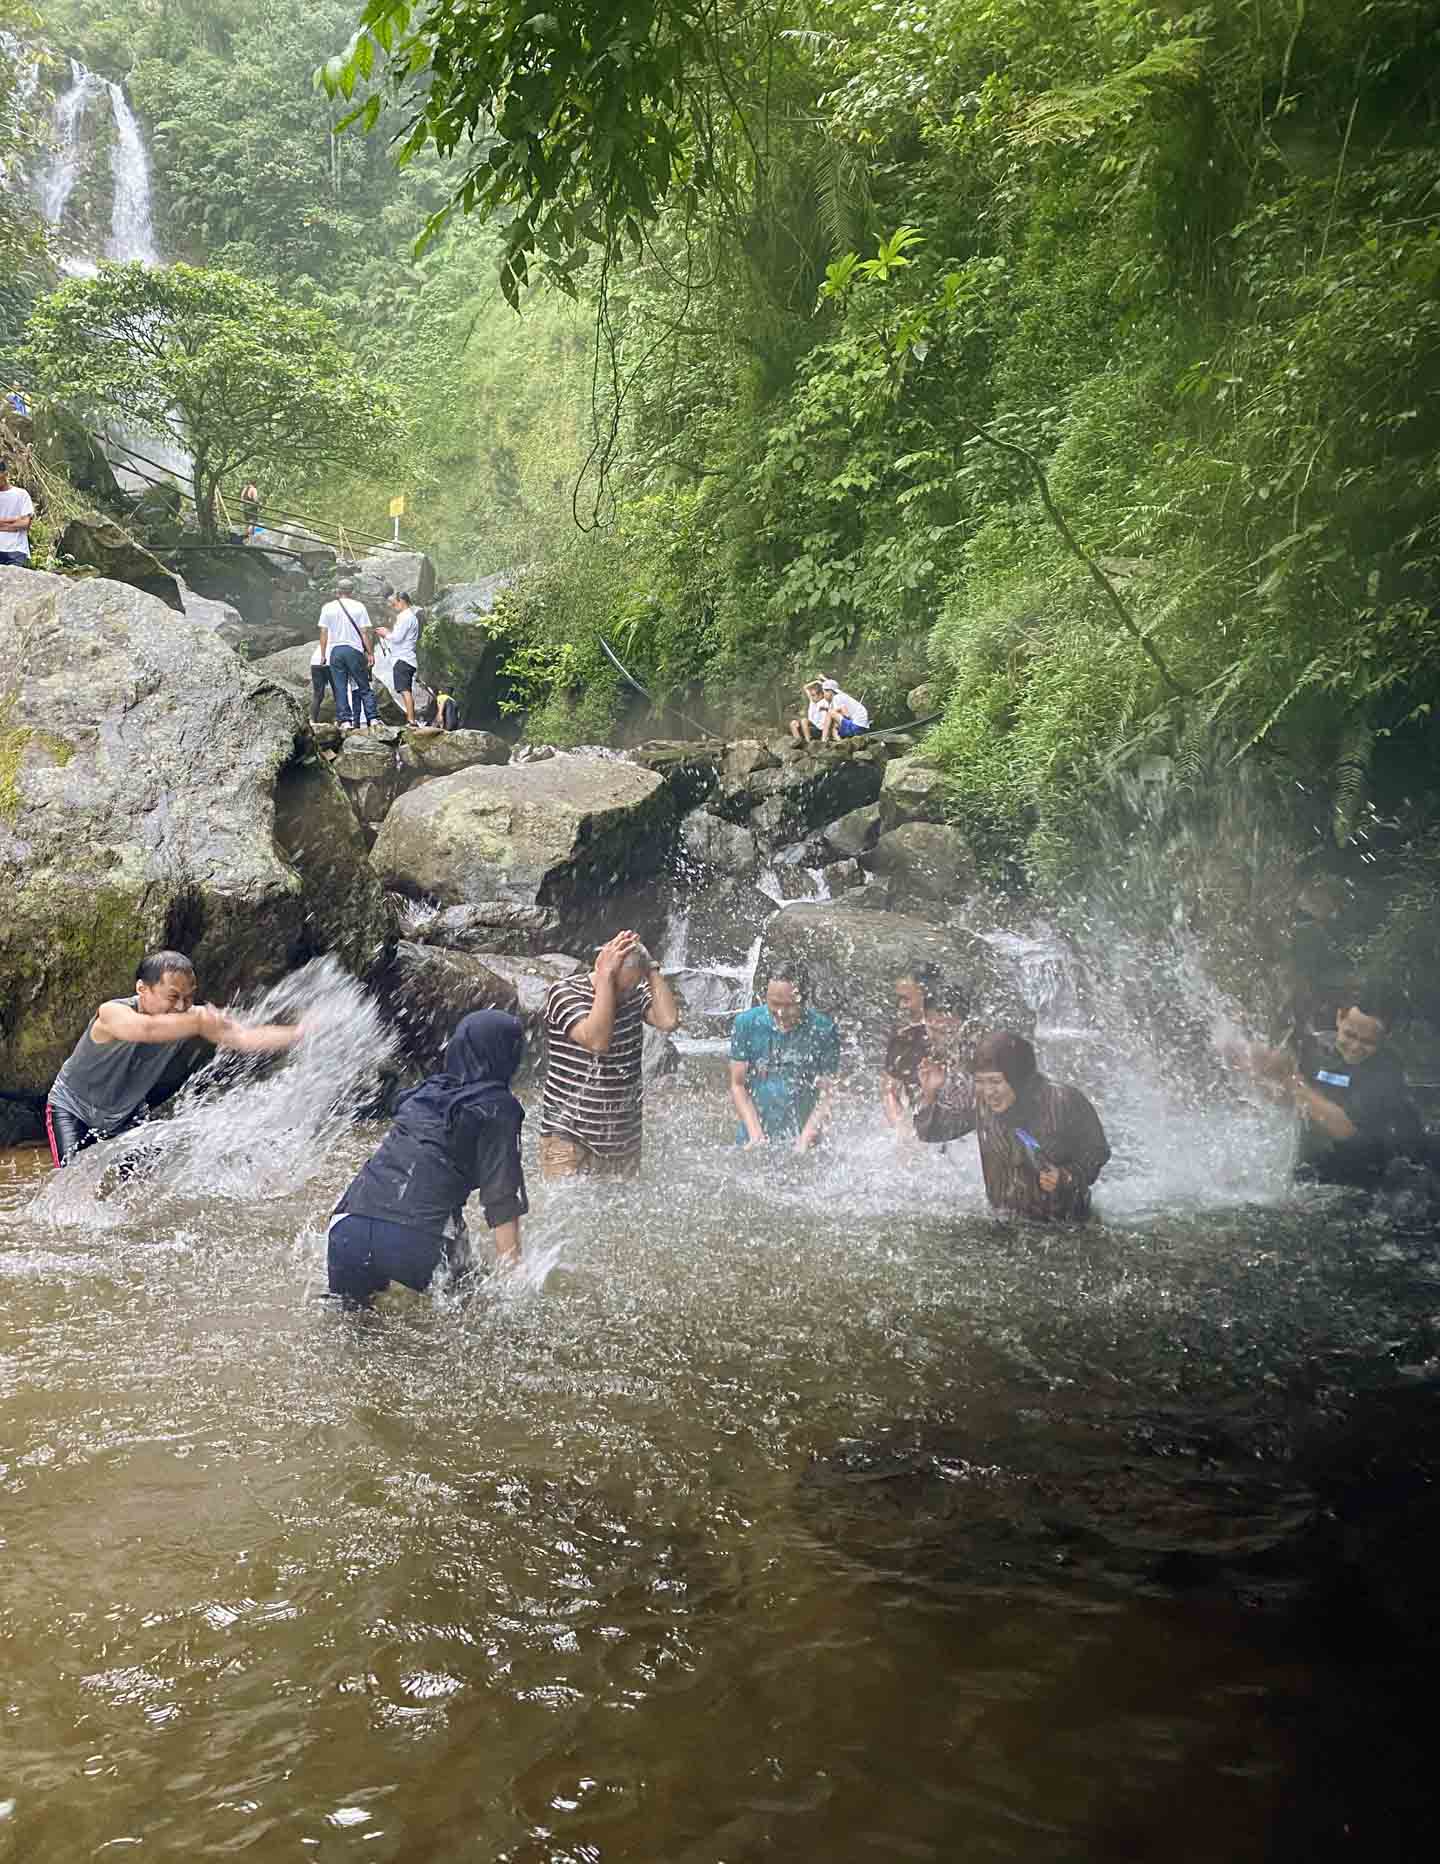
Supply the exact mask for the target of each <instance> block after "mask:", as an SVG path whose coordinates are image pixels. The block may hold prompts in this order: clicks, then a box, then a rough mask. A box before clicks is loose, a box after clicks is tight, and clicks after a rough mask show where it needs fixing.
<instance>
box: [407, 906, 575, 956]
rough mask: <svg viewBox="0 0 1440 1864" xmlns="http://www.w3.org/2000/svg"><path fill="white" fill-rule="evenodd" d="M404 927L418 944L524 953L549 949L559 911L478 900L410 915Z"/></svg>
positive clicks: (513, 953)
mask: <svg viewBox="0 0 1440 1864" xmlns="http://www.w3.org/2000/svg"><path fill="white" fill-rule="evenodd" d="M404 930H405V936H406V938H409V939H413V940H414V941H415V943H416V944H417V945H441V946H444V947H445V948H446V949H448V950H450V951H468V952H474V953H477V954H478V953H480V952H495V953H500V952H503V953H505V954H506V955H507V956H510V957H527V956H535V955H538V954H539V953H541V952H544V951H548V950H549V949H550V947H551V946H552V945H553V944H554V943H555V940H556V937H557V935H558V933H559V930H560V915H559V913H557V912H556V911H555V909H554V908H553V907H550V906H526V905H522V904H520V903H519V902H517V901H515V900H481V901H478V902H477V903H475V904H474V905H471V906H447V907H445V908H444V910H443V911H441V912H425V913H421V914H417V915H415V916H413V917H409V918H407V919H406V921H405V925H404Z"/></svg>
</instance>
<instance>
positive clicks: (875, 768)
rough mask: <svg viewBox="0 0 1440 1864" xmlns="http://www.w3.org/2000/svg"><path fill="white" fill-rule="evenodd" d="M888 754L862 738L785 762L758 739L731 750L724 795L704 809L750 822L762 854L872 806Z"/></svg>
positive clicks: (817, 747)
mask: <svg viewBox="0 0 1440 1864" xmlns="http://www.w3.org/2000/svg"><path fill="white" fill-rule="evenodd" d="M887 754H888V753H887V749H886V747H885V746H884V745H882V744H880V743H878V742H877V743H873V744H871V743H867V742H866V741H865V740H864V739H862V738H852V739H850V740H848V741H847V742H846V743H844V744H835V745H814V746H811V747H809V748H808V749H806V750H803V751H801V752H799V754H798V755H797V756H794V757H790V756H786V757H783V758H781V757H776V756H775V754H774V753H773V752H772V751H771V750H770V749H769V747H768V746H767V745H765V744H762V743H760V742H759V741H758V740H755V741H754V742H753V743H742V744H741V745H738V746H737V745H732V746H730V748H729V751H728V752H727V753H726V757H727V766H724V767H722V770H721V779H720V790H719V792H718V794H717V795H716V796H714V797H713V798H712V799H711V801H710V802H709V803H708V804H707V805H706V806H707V808H708V809H709V810H710V812H711V814H712V815H717V816H719V817H720V818H721V819H722V820H723V821H727V822H746V821H748V822H749V824H750V827H751V830H752V832H753V833H754V835H755V837H756V840H757V841H758V842H759V844H760V846H761V848H762V849H765V850H767V851H768V850H772V849H775V848H782V847H784V846H785V845H786V844H787V843H788V842H792V841H798V840H800V839H801V838H802V837H804V836H805V835H808V834H810V833H811V832H812V831H813V830H815V829H817V828H819V827H820V826H821V825H822V824H823V823H825V822H831V821H834V819H835V818H836V817H837V816H840V815H843V814H845V813H846V812H848V811H849V810H852V809H858V808H861V807H863V805H865V804H866V803H873V802H874V801H875V800H876V798H877V797H878V796H879V794H880V783H881V778H882V776H883V774H884V765H885V758H886V756H887ZM727 772H728V773H727Z"/></svg>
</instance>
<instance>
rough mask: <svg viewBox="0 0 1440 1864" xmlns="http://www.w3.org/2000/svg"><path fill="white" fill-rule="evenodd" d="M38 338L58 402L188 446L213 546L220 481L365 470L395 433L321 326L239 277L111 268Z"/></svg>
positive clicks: (49, 302)
mask: <svg viewBox="0 0 1440 1864" xmlns="http://www.w3.org/2000/svg"><path fill="white" fill-rule="evenodd" d="M28 338H29V340H28V344H27V348H26V355H27V359H28V361H29V363H30V366H31V367H32V368H33V370H34V372H35V375H36V377H37V379H38V381H39V382H40V383H41V385H42V386H43V387H44V388H45V389H47V390H48V391H49V392H50V393H51V394H52V395H54V396H56V397H57V398H60V399H62V400H66V401H70V402H73V403H76V404H78V405H83V406H86V407H89V408H91V409H94V410H95V411H97V412H101V413H104V414H107V415H110V416H113V417H116V418H118V419H119V420H121V421H124V422H125V423H126V424H127V425H129V426H132V427H136V428H139V429H142V430H143V431H145V432H147V433H151V434H156V435H160V436H163V437H165V438H168V439H170V440H172V441H174V442H176V443H178V444H179V445H180V446H182V447H184V448H185V449H186V451H187V452H188V453H189V454H190V456H191V461H192V469H191V487H192V491H193V494H194V499H195V509H196V512H197V514H198V517H199V522H200V528H201V532H202V534H203V535H204V536H206V537H213V536H214V535H215V529H216V509H215V494H216V490H217V488H218V487H219V486H220V485H221V484H222V482H224V481H226V480H233V479H234V478H237V477H239V476H241V475H250V474H257V475H258V474H263V473H265V472H266V471H267V470H270V471H274V472H279V473H283V474H284V475H285V476H286V477H287V479H289V480H290V481H292V482H293V480H294V479H295V477H296V476H297V473H298V474H299V475H300V476H303V475H304V474H305V473H306V472H307V471H313V470H315V469H318V468H319V467H321V466H323V465H338V466H342V467H355V466H359V465H362V464H364V463H366V462H367V461H372V460H377V459H378V458H379V456H380V455H381V454H382V453H383V452H384V451H385V450H386V448H387V447H389V446H391V445H393V444H394V440H395V437H396V434H397V431H398V419H397V415H396V411H395V408H394V405H393V403H392V401H391V398H390V395H389V392H388V390H386V389H385V388H384V387H383V386H382V385H380V384H377V383H372V382H367V381H366V380H365V379H364V378H363V376H362V375H361V373H360V371H359V370H358V369H357V368H356V366H355V364H354V362H353V361H352V360H351V358H350V357H349V356H348V355H347V354H346V352H345V351H344V349H343V348H342V347H341V345H340V344H339V342H338V341H337V340H336V336H335V333H334V331H333V329H332V327H331V325H330V324H329V323H328V321H327V320H326V319H325V318H324V317H322V316H321V315H320V314H319V313H318V312H316V311H305V310H298V309H297V308H296V307H295V306H294V305H290V304H287V303H286V302H285V301H284V300H283V299H282V298H281V297H279V296H278V294H277V293H276V292H274V291H272V290H271V289H270V287H269V286H268V285H262V284H258V283H256V282H255V281H254V280H253V279H247V278H241V277H240V276H239V275H238V274H237V273H234V272H212V271H203V270H201V269H199V268H197V267H194V266H188V265H172V266H168V267H165V268H163V269H160V270H154V271H150V270H147V269H146V268H145V267H144V266H143V265H139V264H134V265H107V266H102V267H101V269H100V272H99V275H98V276H97V277H95V278H76V279H71V280H70V281H69V283H68V284H65V285H62V286H61V287H60V289H59V290H58V291H55V292H52V293H51V294H50V296H49V297H47V298H44V299H42V300H41V302H40V303H39V304H38V305H37V306H36V307H35V309H34V311H33V312H32V313H31V317H30V323H29V326H28Z"/></svg>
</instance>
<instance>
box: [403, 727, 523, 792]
mask: <svg viewBox="0 0 1440 1864" xmlns="http://www.w3.org/2000/svg"><path fill="white" fill-rule="evenodd" d="M509 762H510V746H509V745H508V744H507V743H506V742H505V740H504V739H503V738H497V737H496V736H495V734H494V732H491V731H445V732H421V731H407V732H405V733H404V734H403V735H402V737H401V740H400V751H399V765H400V786H401V788H402V789H407V790H408V789H413V788H414V787H415V785H416V784H417V783H423V782H425V780H426V779H427V778H428V777H449V776H453V775H454V774H455V772H456V771H457V770H468V769H470V767H471V766H472V765H473V764H508V763H509Z"/></svg>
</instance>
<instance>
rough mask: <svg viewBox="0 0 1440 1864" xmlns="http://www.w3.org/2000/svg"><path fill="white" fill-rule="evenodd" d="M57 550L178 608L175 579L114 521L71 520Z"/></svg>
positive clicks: (63, 532) (149, 552) (111, 519)
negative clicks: (146, 590)
mask: <svg viewBox="0 0 1440 1864" xmlns="http://www.w3.org/2000/svg"><path fill="white" fill-rule="evenodd" d="M56 549H57V550H58V551H59V552H60V554H61V555H62V556H65V557H69V558H70V559H71V561H72V562H75V563H83V564H84V565H85V566H86V567H87V568H89V569H93V570H98V571H99V573H100V575H101V576H103V577H105V578H107V580H113V581H115V582H124V583H133V584H134V585H135V587H136V588H139V589H148V590H149V591H150V593H151V594H152V595H158V596H159V597H160V598H161V600H162V601H163V602H164V603H165V604H166V606H167V607H169V608H173V609H176V610H179V609H180V607H181V600H180V583H179V580H178V578H176V577H175V576H174V575H172V574H171V572H170V571H169V570H167V569H166V567H165V565H164V564H163V563H162V562H161V561H160V559H159V557H157V556H156V555H155V554H154V552H153V551H150V550H147V549H146V548H145V546H144V545H143V544H142V543H140V542H139V541H138V539H136V538H135V537H132V536H131V534H130V532H129V531H127V530H125V529H123V528H122V526H120V525H119V524H117V523H116V522H115V521H114V519H113V518H72V519H71V520H70V522H69V523H68V524H67V525H66V526H65V529H64V530H63V531H62V532H61V533H60V536H59V538H58V539H57V541H56Z"/></svg>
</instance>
